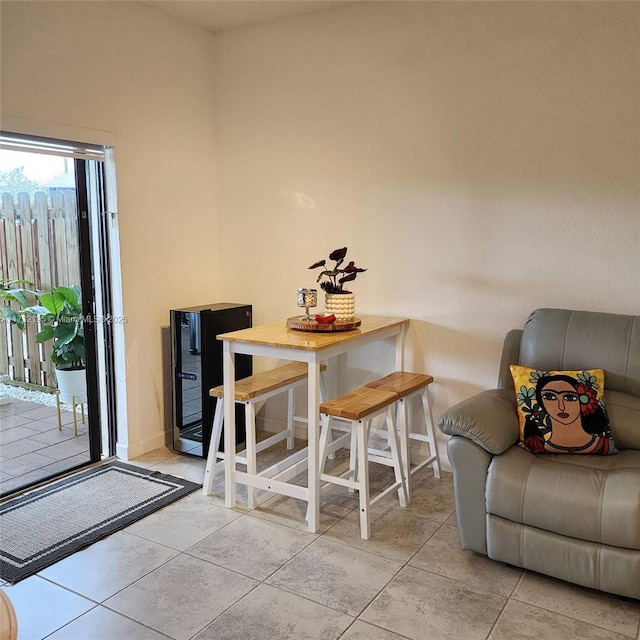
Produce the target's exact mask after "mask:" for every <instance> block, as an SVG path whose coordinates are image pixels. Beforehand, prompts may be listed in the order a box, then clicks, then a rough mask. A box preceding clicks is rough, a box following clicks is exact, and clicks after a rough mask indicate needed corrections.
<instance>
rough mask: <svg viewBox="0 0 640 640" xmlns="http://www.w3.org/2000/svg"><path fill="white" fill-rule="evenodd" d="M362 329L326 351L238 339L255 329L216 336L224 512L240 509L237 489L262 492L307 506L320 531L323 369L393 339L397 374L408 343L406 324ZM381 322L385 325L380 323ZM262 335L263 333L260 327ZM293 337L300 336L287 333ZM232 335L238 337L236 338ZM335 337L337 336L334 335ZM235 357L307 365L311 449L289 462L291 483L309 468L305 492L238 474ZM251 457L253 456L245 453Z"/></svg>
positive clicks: (398, 321) (312, 527)
mask: <svg viewBox="0 0 640 640" xmlns="http://www.w3.org/2000/svg"><path fill="white" fill-rule="evenodd" d="M361 319H362V322H363V326H362V331H361V330H360V329H356V330H353V331H346V332H341V334H340V337H341V338H343V339H342V340H340V341H339V342H337V343H335V344H332V345H330V346H327V347H319V348H314V347H305V346H299V345H298V344H296V341H295V339H293V338H292V341H291V344H292V345H294V344H295V346H285V345H283V344H275V343H272V344H271V343H269V341H268V340H263V341H262V342H259V341H256V342H252V341H251V338H247V339H246V340H243V338H242V337H239V336H240V334H243V335H244V336H251V332H252V329H242V330H240V331H237V332H231V333H227V334H222V335H220V336H218V339H220V340H222V341H223V382H224V425H225V426H224V450H225V460H224V462H225V506H226V507H229V508H231V507H234V506H235V505H236V483H239V484H245V485H248V486H251V487H256V488H258V489H263V490H267V491H272V492H275V493H279V494H282V495H286V496H290V497H292V498H298V499H301V500H305V501H306V502H307V503H308V509H307V521H308V529H309V531H311V532H313V533H316V532H317V531H318V526H319V519H320V505H319V503H320V474H319V458H318V455H319V434H320V413H319V407H320V365H321V363H324V362H325V361H326V362H329V361H330V360H331V359H332V358H335V357H336V356H339V355H341V354H344V353H347V352H348V351H351V350H353V349H356V348H359V347H363V346H365V345H367V344H371V343H373V342H377V341H379V340H386V339H389V338H394V339H395V368H396V370H397V371H402V370H403V366H404V343H405V338H406V332H407V325H408V323H409V321H408V320H407V319H405V318H380V317H377V316H376V317H372V318H371V319H372V320H375V321H376V323H377V324H381V325H382V326H379V327H374V328H372V329H370V330H366V324H365V323H366V321H367V317H366V316H361ZM380 321H382V322H380ZM256 329H262V327H256ZM288 331H291V332H292V333H293V334H299V333H300V332H298V331H295V330H288ZM234 334H237V336H236V335H234ZM333 335H335V334H333ZM236 354H246V355H252V356H264V357H269V358H277V359H280V360H292V361H298V362H306V363H307V367H308V379H307V407H308V420H307V434H308V435H307V438H308V442H307V446H308V455H306V456H300V453H299V452H298V454H293V456H291V458H292V461H293V470H292V472H291V473H290V474H289V476H287V479H288V477H292V476H293V475H294V474H297V473H300V471H301V469H302V468H304V467H305V466H306V467H307V470H308V486H307V487H303V486H299V485H294V484H291V483H290V482H287V481H286V479H284V480H283V479H281V478H282V474H279V476H278V477H276V478H274V477H266V476H264V475H260V474H249V473H247V472H243V471H238V470H237V469H236V456H235V443H236V422H235V413H236V412H235V402H234V401H233V399H234V398H235V360H234V357H235V355H236ZM247 453H250V452H249V451H248V450H247Z"/></svg>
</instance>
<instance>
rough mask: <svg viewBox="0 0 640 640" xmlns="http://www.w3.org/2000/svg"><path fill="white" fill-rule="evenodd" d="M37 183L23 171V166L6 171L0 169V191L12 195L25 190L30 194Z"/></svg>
mask: <svg viewBox="0 0 640 640" xmlns="http://www.w3.org/2000/svg"><path fill="white" fill-rule="evenodd" d="M38 186H39V185H38V183H37V182H36V181H35V180H31V178H29V177H28V176H27V175H25V173H24V167H16V168H15V169H9V170H8V171H0V193H2V192H5V193H11V194H13V195H14V196H15V195H18V194H19V193H22V192H25V193H28V194H29V195H30V196H32V195H33V194H34V193H35V192H36V191H37V190H38Z"/></svg>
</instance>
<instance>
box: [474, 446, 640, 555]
mask: <svg viewBox="0 0 640 640" xmlns="http://www.w3.org/2000/svg"><path fill="white" fill-rule="evenodd" d="M486 506H487V513H489V514H492V515H495V516H499V517H501V518H504V519H506V520H509V521H511V522H513V523H517V524H521V525H525V526H528V527H535V528H536V529H540V530H543V531H548V532H551V533H555V534H559V535H562V536H567V537H569V538H575V539H577V540H584V541H589V542H595V543H599V544H605V545H610V546H614V547H620V548H623V549H633V550H640V451H637V450H626V451H621V452H620V453H619V454H618V455H616V456H606V457H605V456H566V455H565V456H563V455H559V454H542V455H537V456H536V455H533V454H531V453H529V452H527V451H525V450H523V449H521V448H519V447H512V448H510V449H508V450H507V451H506V452H505V453H503V454H502V455H499V456H494V457H493V459H492V461H491V464H490V466H489V471H488V477H487V484H486Z"/></svg>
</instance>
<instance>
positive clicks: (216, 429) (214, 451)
mask: <svg viewBox="0 0 640 640" xmlns="http://www.w3.org/2000/svg"><path fill="white" fill-rule="evenodd" d="M223 404H224V403H223V402H222V398H216V411H215V413H214V415H213V426H212V428H211V440H210V441H209V453H208V455H207V467H206V469H205V470H204V480H203V482H202V493H203V494H204V495H205V496H209V495H211V493H212V492H213V479H214V476H215V469H216V462H217V460H218V452H219V451H220V438H221V436H222V423H223V422H224V407H223Z"/></svg>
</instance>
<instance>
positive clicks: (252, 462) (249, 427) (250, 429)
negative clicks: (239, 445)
mask: <svg viewBox="0 0 640 640" xmlns="http://www.w3.org/2000/svg"><path fill="white" fill-rule="evenodd" d="M244 416H245V417H244V421H245V425H246V440H247V442H246V445H247V474H248V475H252V476H255V475H256V471H257V460H256V408H255V405H254V404H253V402H251V401H249V402H246V403H245V405H244ZM247 506H248V507H249V509H255V508H256V507H257V506H258V501H257V493H256V488H255V487H251V486H249V485H247Z"/></svg>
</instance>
